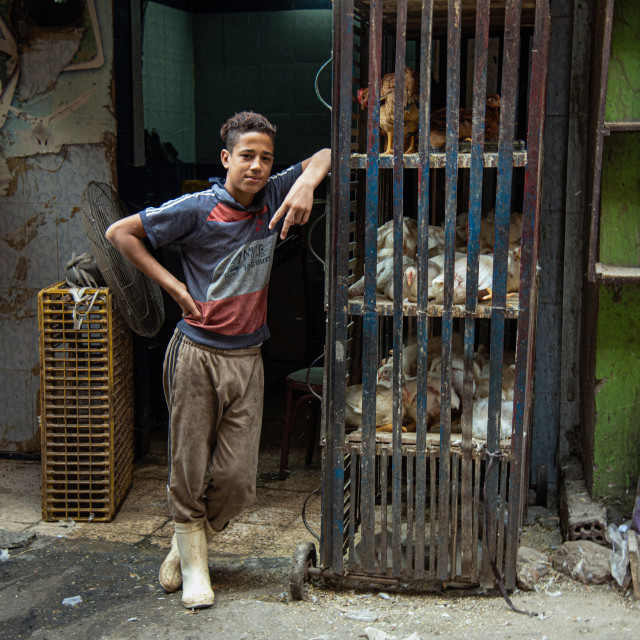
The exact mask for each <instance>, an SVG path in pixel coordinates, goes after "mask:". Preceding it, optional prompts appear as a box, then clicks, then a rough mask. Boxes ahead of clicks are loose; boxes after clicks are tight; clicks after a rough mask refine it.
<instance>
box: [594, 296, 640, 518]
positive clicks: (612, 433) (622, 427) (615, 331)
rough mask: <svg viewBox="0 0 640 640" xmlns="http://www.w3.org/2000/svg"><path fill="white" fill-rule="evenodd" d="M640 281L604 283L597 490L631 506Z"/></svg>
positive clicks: (638, 460)
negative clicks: (605, 284) (617, 284)
mask: <svg viewBox="0 0 640 640" xmlns="http://www.w3.org/2000/svg"><path fill="white" fill-rule="evenodd" d="M638 309H640V285H632V284H628V285H623V286H622V287H620V288H619V289H618V290H616V289H615V288H614V287H613V286H604V285H602V286H600V288H599V308H598V329H597V336H596V349H597V357H596V370H595V377H596V381H595V382H596V388H595V394H596V426H595V434H594V454H593V458H594V460H593V461H594V466H593V469H594V471H593V494H594V496H596V497H600V498H603V499H606V500H607V501H615V502H618V503H620V504H622V505H624V507H625V509H628V510H630V509H631V507H632V505H633V500H634V497H635V492H636V486H637V483H638V475H639V474H640V384H639V382H640V314H638Z"/></svg>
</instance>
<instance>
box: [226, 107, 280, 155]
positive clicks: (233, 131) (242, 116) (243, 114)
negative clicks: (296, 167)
mask: <svg viewBox="0 0 640 640" xmlns="http://www.w3.org/2000/svg"><path fill="white" fill-rule="evenodd" d="M248 131H259V132H260V133H266V134H267V135H268V136H269V137H270V138H271V140H272V141H273V143H274V144H275V141H276V127H275V125H273V124H271V123H270V122H269V121H268V120H267V119H266V118H265V117H264V116H263V115H261V114H259V113H255V112H254V111H240V113H236V114H234V115H232V116H231V117H230V118H229V119H228V120H227V121H226V122H225V123H224V124H223V125H222V129H220V137H221V138H222V143H223V144H224V147H225V149H226V150H227V151H229V152H231V151H233V147H235V146H236V143H237V142H238V138H239V137H240V136H241V135H242V134H243V133H247V132H248Z"/></svg>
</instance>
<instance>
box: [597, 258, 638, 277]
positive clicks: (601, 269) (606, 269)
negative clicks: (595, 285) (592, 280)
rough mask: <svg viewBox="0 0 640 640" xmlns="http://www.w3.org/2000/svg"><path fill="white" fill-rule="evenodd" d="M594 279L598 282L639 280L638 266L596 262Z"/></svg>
mask: <svg viewBox="0 0 640 640" xmlns="http://www.w3.org/2000/svg"><path fill="white" fill-rule="evenodd" d="M596 280H598V281H599V282H608V281H610V282H634V281H637V280H640V267H618V266H614V265H611V264H604V263H602V262H596Z"/></svg>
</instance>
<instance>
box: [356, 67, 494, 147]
mask: <svg viewBox="0 0 640 640" xmlns="http://www.w3.org/2000/svg"><path fill="white" fill-rule="evenodd" d="M395 85H396V75H395V71H393V72H391V73H387V74H385V75H384V76H382V79H381V82H380V128H381V129H382V131H383V132H384V134H385V136H386V146H385V149H384V151H383V152H382V154H383V155H389V154H392V153H393V133H394V130H395ZM357 99H358V103H359V104H360V107H361V108H362V109H364V108H365V107H366V106H367V104H368V102H369V88H368V87H365V88H362V89H359V90H358V93H357ZM500 104H501V101H500V96H499V95H498V94H497V93H494V94H491V95H488V96H487V100H486V104H485V126H484V139H485V141H486V140H497V139H498V134H499V130H500ZM419 105H420V75H419V74H418V72H417V71H415V70H414V69H411V67H405V69H404V125H403V126H404V128H403V153H407V154H412V153H417V152H418V149H417V146H416V134H417V133H418V128H419V122H420V109H419ZM472 120H473V113H472V112H471V111H470V110H469V109H465V108H463V107H460V108H459V111H458V140H470V139H471V127H472ZM429 122H430V125H429V143H430V145H431V146H432V147H433V148H437V147H442V146H443V145H444V144H445V143H446V141H447V108H446V107H443V108H441V109H436V110H434V111H433V112H432V113H431V115H430V118H429Z"/></svg>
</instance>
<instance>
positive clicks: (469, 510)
mask: <svg viewBox="0 0 640 640" xmlns="http://www.w3.org/2000/svg"><path fill="white" fill-rule="evenodd" d="M490 4H491V3H490V0H478V4H477V6H476V30H475V49H474V68H473V122H472V129H471V160H470V171H469V213H468V239H467V297H466V306H465V323H464V382H463V394H462V396H463V397H462V399H461V400H462V407H463V411H462V451H463V462H462V509H461V518H462V523H461V524H462V550H461V560H462V561H461V570H462V575H464V576H470V573H471V570H472V566H473V552H474V547H476V546H477V545H476V540H475V539H474V538H473V536H472V533H473V532H472V521H473V513H474V512H473V495H472V491H471V483H472V477H473V474H472V449H473V447H472V442H471V433H472V426H473V388H474V357H473V356H474V351H475V326H476V310H477V307H478V255H479V251H480V219H481V213H482V182H483V175H484V132H485V112H486V109H485V107H486V95H487V51H488V48H489V25H490V22H489V18H490V15H489V14H490Z"/></svg>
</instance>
